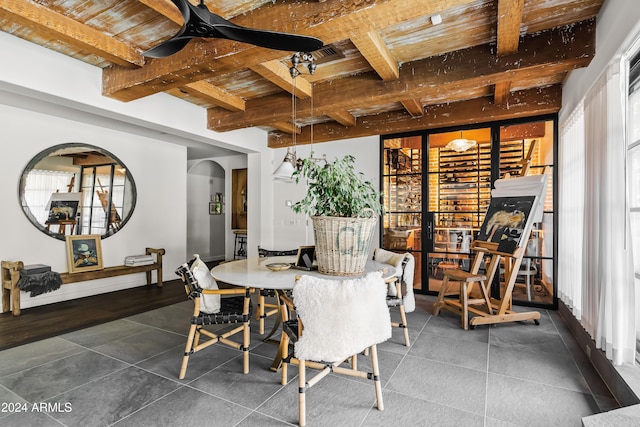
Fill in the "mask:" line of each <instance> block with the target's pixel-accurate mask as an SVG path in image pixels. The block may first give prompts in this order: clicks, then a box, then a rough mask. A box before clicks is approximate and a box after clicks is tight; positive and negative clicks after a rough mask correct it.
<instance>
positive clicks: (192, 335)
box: [178, 325, 197, 380]
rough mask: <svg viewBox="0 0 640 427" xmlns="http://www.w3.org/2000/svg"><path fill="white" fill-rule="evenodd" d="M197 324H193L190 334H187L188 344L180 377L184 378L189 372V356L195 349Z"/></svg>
mask: <svg viewBox="0 0 640 427" xmlns="http://www.w3.org/2000/svg"><path fill="white" fill-rule="evenodd" d="M196 328H197V325H191V327H190V328H189V335H188V336H187V345H186V346H185V347H184V357H183V358H182V366H180V375H178V378H179V379H181V380H183V379H184V376H185V375H186V374H187V365H188V364H189V356H190V355H191V351H192V350H193V341H194V338H195V336H196Z"/></svg>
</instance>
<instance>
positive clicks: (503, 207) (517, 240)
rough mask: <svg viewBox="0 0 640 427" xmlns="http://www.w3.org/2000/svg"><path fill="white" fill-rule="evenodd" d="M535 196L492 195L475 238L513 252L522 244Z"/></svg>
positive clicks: (502, 250)
mask: <svg viewBox="0 0 640 427" xmlns="http://www.w3.org/2000/svg"><path fill="white" fill-rule="evenodd" d="M534 202H535V196H520V197H492V198H491V204H490V205H489V209H487V214H486V216H485V219H484V222H483V224H482V227H480V232H479V234H478V237H477V239H478V240H482V241H485V242H495V243H498V251H500V252H505V253H513V252H514V251H515V250H516V248H517V247H518V246H522V245H523V244H524V243H525V242H522V241H521V240H522V236H523V234H524V231H525V229H526V225H527V222H528V221H529V215H530V214H531V209H532V207H533V203H534Z"/></svg>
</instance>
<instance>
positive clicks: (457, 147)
mask: <svg viewBox="0 0 640 427" xmlns="http://www.w3.org/2000/svg"><path fill="white" fill-rule="evenodd" d="M476 144H477V143H476V141H474V140H473V139H465V138H458V139H454V140H452V141H449V143H448V144H447V145H445V147H444V148H447V149H449V150H453V151H457V152H458V153H462V152H463V151H467V150H468V149H469V148H471V147H473V146H474V145H476Z"/></svg>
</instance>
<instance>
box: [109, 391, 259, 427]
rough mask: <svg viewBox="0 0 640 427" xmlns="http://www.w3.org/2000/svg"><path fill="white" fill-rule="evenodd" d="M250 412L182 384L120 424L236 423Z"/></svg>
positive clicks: (123, 426)
mask: <svg viewBox="0 0 640 427" xmlns="http://www.w3.org/2000/svg"><path fill="white" fill-rule="evenodd" d="M250 412H251V411H250V410H249V409H247V408H243V407H241V406H238V405H236V404H234V403H231V402H229V401H228V400H224V399H220V398H217V397H214V396H211V395H209V394H206V393H202V392H200V391H198V390H194V389H192V388H190V387H181V388H180V389H178V390H176V391H174V392H172V393H170V394H168V395H166V396H165V397H163V398H161V399H159V400H156V401H155V402H153V403H152V404H150V405H148V406H145V407H144V408H142V409H140V410H138V411H136V412H134V413H133V414H131V415H130V416H128V417H126V418H124V419H123V420H122V421H120V422H119V423H118V424H117V426H118V427H127V426H131V427H146V426H148V427H158V426H214V425H215V426H235V425H237V424H238V423H239V422H240V421H241V420H243V419H244V418H246V417H247V415H249V413H250Z"/></svg>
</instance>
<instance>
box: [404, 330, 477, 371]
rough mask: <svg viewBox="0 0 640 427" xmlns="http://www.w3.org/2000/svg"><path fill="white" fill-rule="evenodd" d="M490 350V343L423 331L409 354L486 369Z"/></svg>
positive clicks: (471, 367)
mask: <svg viewBox="0 0 640 427" xmlns="http://www.w3.org/2000/svg"><path fill="white" fill-rule="evenodd" d="M488 350H489V345H488V344H487V343H484V342H479V341H468V340H464V339H458V338H457V337H456V338H450V337H446V336H443V335H438V334H430V333H425V332H423V333H422V334H420V336H419V337H418V338H417V339H416V341H415V342H414V344H413V346H412V347H411V350H410V351H409V354H410V355H411V356H415V357H423V358H426V359H432V360H437V361H439V362H445V363H451V364H453V365H459V366H463V367H465V368H470V369H477V370H486V369H487V357H488Z"/></svg>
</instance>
